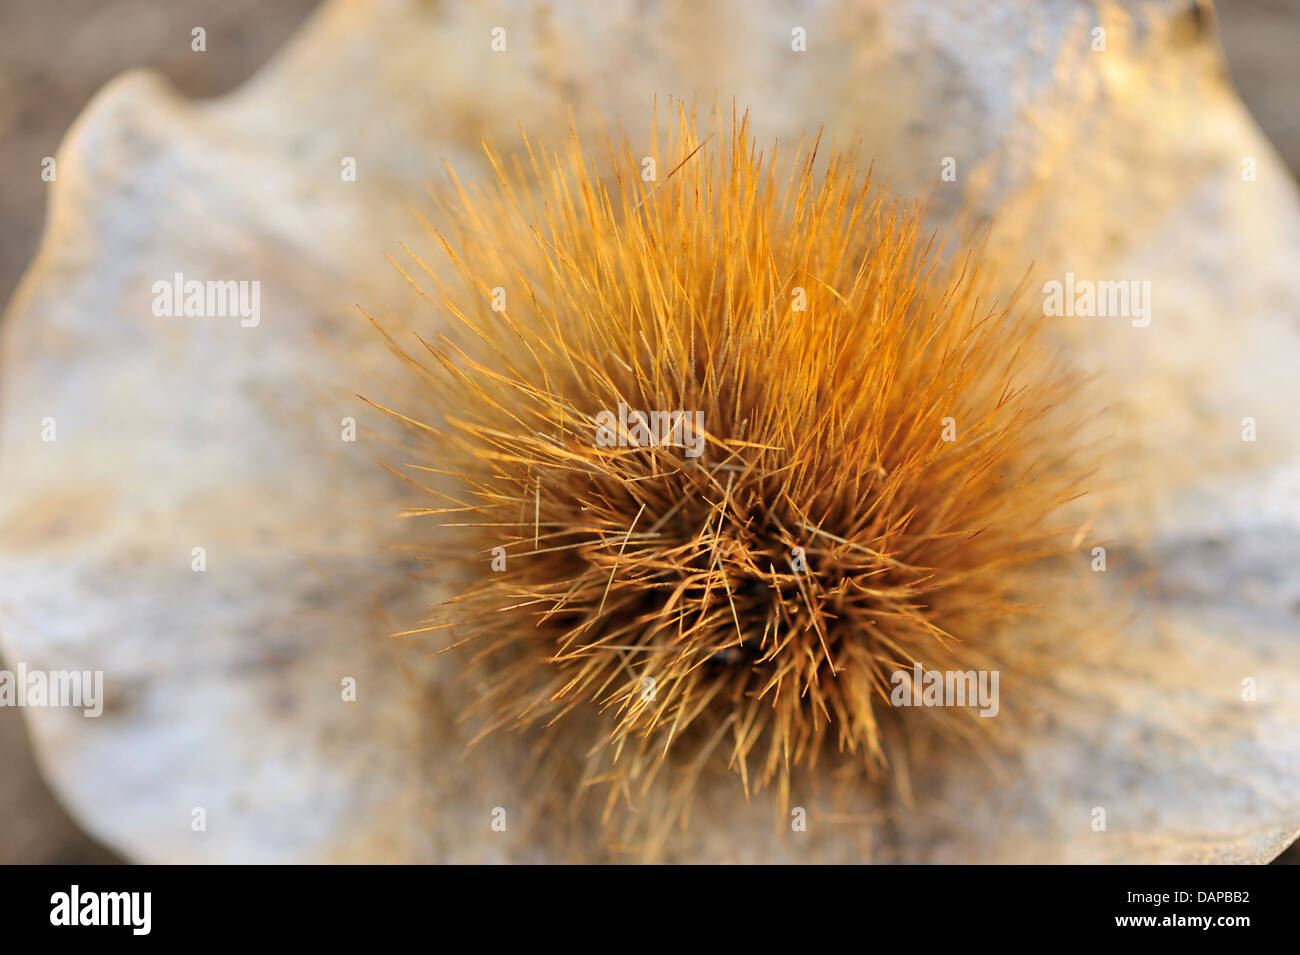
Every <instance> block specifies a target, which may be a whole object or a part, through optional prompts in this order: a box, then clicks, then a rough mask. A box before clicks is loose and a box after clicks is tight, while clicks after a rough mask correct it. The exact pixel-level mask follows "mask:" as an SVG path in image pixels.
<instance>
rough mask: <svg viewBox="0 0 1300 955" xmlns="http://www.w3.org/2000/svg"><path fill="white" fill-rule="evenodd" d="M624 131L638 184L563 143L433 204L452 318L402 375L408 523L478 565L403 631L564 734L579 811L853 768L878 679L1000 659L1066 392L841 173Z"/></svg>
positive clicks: (962, 263)
mask: <svg viewBox="0 0 1300 955" xmlns="http://www.w3.org/2000/svg"><path fill="white" fill-rule="evenodd" d="M720 125H721V124H716V122H715V127H716V126H720ZM728 133H729V135H728ZM656 144H657V145H656V152H655V153H654V159H655V164H654V165H656V166H657V167H658V168H659V169H660V170H663V171H664V172H665V173H666V174H665V175H661V176H659V177H657V181H653V180H652V181H645V180H644V179H643V177H642V175H641V173H642V171H643V170H645V169H647V168H650V165H649V164H645V163H644V162H643V161H642V159H641V158H639V157H637V156H634V155H633V154H631V153H630V152H625V154H623V155H622V156H618V155H615V154H614V151H613V150H609V151H608V152H609V155H608V157H606V158H607V160H608V162H609V163H610V167H611V168H610V170H609V171H607V172H605V173H604V174H601V173H599V172H598V171H597V169H596V167H595V165H594V164H592V165H588V163H587V162H586V161H584V157H583V154H582V151H581V148H580V145H579V143H578V142H577V141H576V139H575V140H574V141H572V142H571V143H570V144H569V147H568V150H567V153H565V154H563V155H556V156H552V157H547V156H546V155H544V154H543V153H542V152H541V151H540V150H538V149H535V148H534V147H533V146H532V145H529V146H528V149H527V158H528V165H527V166H526V167H525V166H524V165H523V164H519V163H517V164H516V165H515V166H514V168H513V171H510V172H507V170H506V168H505V167H504V166H503V164H502V163H501V162H500V161H499V160H498V159H497V158H496V157H495V156H493V157H492V164H493V168H494V169H495V170H496V178H495V181H494V182H493V183H491V184H490V185H489V186H488V187H487V188H485V189H481V190H477V191H474V192H473V193H471V192H470V191H468V190H466V189H464V188H462V187H460V186H459V185H457V187H456V193H457V196H458V208H457V209H456V210H455V214H454V219H455V221H456V222H457V223H458V227H459V235H458V236H455V237H453V238H444V237H443V236H442V235H439V239H440V240H441V241H442V244H443V246H444V248H445V251H446V254H447V256H448V257H449V260H450V262H451V263H452V264H453V266H454V270H455V272H456V273H457V274H458V275H459V277H460V278H461V279H462V280H463V283H462V284H461V285H460V286H459V287H458V286H456V285H455V284H454V283H449V282H444V281H442V280H440V279H439V278H438V271H437V270H433V269H426V271H428V273H429V275H430V276H432V277H433V278H434V281H435V283H436V286H437V290H436V292H435V294H434V296H432V297H431V298H430V301H431V302H432V303H433V304H434V305H435V306H436V307H437V309H438V310H439V311H442V312H444V313H445V314H447V315H450V316H453V317H454V319H455V325H456V328H455V330H453V331H451V332H448V333H446V334H442V335H439V336H437V337H436V338H435V339H433V340H430V341H428V342H424V343H423V347H422V348H417V349H415V350H414V353H413V354H410V355H408V356H407V357H408V359H409V361H410V362H411V364H412V365H413V366H415V367H417V368H419V370H420V376H421V380H422V382H423V385H424V386H425V387H427V388H429V389H430V390H431V392H432V393H433V394H434V395H435V401H436V405H437V407H440V408H441V409H443V411H444V413H445V418H444V420H441V421H433V422H426V423H423V424H421V425H420V426H419V430H420V432H421V433H422V435H423V436H424V438H425V439H426V440H425V448H426V453H427V457H428V460H425V461H420V462H417V471H415V472H411V473H412V475H413V477H414V478H415V479H416V480H417V483H420V484H422V485H424V484H427V483H428V482H427V480H426V479H425V478H423V477H420V475H422V474H425V475H427V474H428V473H430V472H438V473H441V474H443V475H446V476H449V477H450V479H451V481H452V483H451V485H450V488H449V489H445V488H428V490H429V491H430V493H432V494H435V495H437V496H438V498H439V500H437V501H435V502H432V503H431V504H430V505H428V506H420V507H416V508H414V509H413V513H416V514H421V515H429V516H434V517H435V518H436V519H437V520H438V521H439V522H440V523H441V524H442V525H443V529H440V530H436V531H435V530H434V529H433V527H432V526H431V529H430V540H431V541H433V540H438V541H439V542H440V544H441V546H439V547H437V548H432V550H435V551H436V552H437V553H439V554H442V555H445V554H447V553H449V552H452V553H454V552H456V551H457V549H459V551H460V553H461V554H462V555H464V554H465V553H470V554H472V555H473V560H474V561H475V563H476V577H477V579H476V580H475V581H474V582H473V583H472V584H471V585H470V586H469V587H468V589H467V590H466V592H465V593H463V594H462V595H461V596H459V597H458V598H457V599H455V600H454V601H452V602H451V603H450V604H449V605H448V606H445V607H442V608H440V609H439V612H438V614H437V615H436V616H435V618H434V622H432V623H430V625H429V626H428V627H426V628H420V629H434V628H438V627H443V626H452V627H453V628H454V632H455V639H456V641H457V643H467V644H469V645H470V646H472V647H474V648H476V649H477V651H478V652H477V653H476V654H475V657H476V660H477V663H478V665H479V666H480V667H481V670H480V671H479V672H480V673H482V674H484V678H483V680H482V684H481V685H482V689H483V694H482V698H481V700H480V701H479V706H480V707H481V708H482V711H483V712H485V713H487V714H489V716H490V718H489V719H487V720H486V721H485V726H486V727H487V728H488V729H492V728H496V727H502V726H519V725H528V724H544V725H548V726H553V727H554V728H555V729H556V730H557V731H559V732H563V731H564V727H565V726H566V725H569V724H570V723H571V724H572V725H573V726H575V727H581V728H583V729H581V730H575V731H581V732H587V733H590V734H591V738H590V739H589V740H587V741H586V744H585V745H584V749H585V750H587V751H588V752H589V755H590V760H591V762H590V766H589V768H588V770H587V773H586V775H587V779H588V781H590V780H591V779H601V780H605V781H607V782H609V783H610V784H611V788H610V794H611V800H612V799H613V798H614V797H616V796H620V795H621V796H622V797H624V798H626V799H628V800H630V801H635V799H636V797H637V795H638V793H640V792H642V791H643V790H644V789H645V787H647V786H649V783H650V780H651V779H652V778H654V777H655V776H656V774H657V773H658V771H659V770H660V768H661V767H662V766H664V765H666V764H667V765H671V764H673V763H674V761H676V763H677V764H678V765H679V767H681V769H682V775H681V778H682V779H686V780H689V779H691V778H693V777H694V774H696V773H697V772H698V771H699V769H700V767H701V766H702V765H703V764H704V763H705V762H706V761H708V760H714V761H719V762H720V763H725V764H726V765H729V766H730V767H731V768H732V769H734V771H735V773H737V774H738V775H739V777H740V779H741V780H742V781H743V783H744V785H745V787H746V792H748V791H749V789H750V788H751V787H754V786H755V785H762V784H765V783H769V782H772V781H773V780H775V781H776V782H777V783H778V785H779V788H780V790H781V792H782V794H785V793H786V792H788V785H789V780H790V775H791V774H792V773H795V772H797V771H798V768H799V767H811V766H813V765H815V764H816V762H817V760H818V758H819V756H823V755H824V754H825V753H828V752H829V753H833V754H835V758H836V759H839V760H847V761H849V762H853V763H857V764H859V765H861V766H864V767H866V768H867V769H869V770H877V769H879V768H880V767H881V766H882V764H884V763H885V761H886V753H887V749H886V747H885V746H884V745H883V742H884V740H885V736H886V733H887V732H895V731H898V730H897V729H888V730H887V727H886V723H887V716H888V713H889V710H890V693H891V689H892V688H893V686H894V685H895V683H896V682H897V681H896V680H891V678H892V676H893V674H895V673H896V672H897V671H900V670H910V669H911V667H912V666H913V664H914V663H918V662H919V663H920V664H921V665H922V666H923V667H924V668H925V669H934V668H939V669H945V670H948V669H970V668H988V667H999V666H1002V665H1005V664H1007V663H1008V661H1005V660H1002V659H999V656H998V653H997V648H998V647H999V634H1001V632H1002V631H1003V628H1004V626H1005V625H1006V624H1007V622H1008V620H1010V619H1012V618H1014V617H1015V616H1016V615H1018V614H1019V613H1021V612H1022V611H1023V610H1024V595H1023V594H1022V593H1020V592H1019V591H1020V590H1021V589H1022V581H1021V578H1020V576H1019V575H1018V573H1017V571H1018V570H1019V569H1020V568H1023V567H1025V566H1027V565H1029V564H1030V563H1031V562H1033V561H1035V560H1037V559H1039V558H1042V557H1044V556H1046V555H1049V554H1053V553H1056V552H1058V551H1060V550H1061V548H1062V547H1064V546H1065V541H1066V537H1065V536H1064V534H1063V532H1062V529H1060V528H1054V527H1052V525H1051V523H1050V520H1051V516H1052V514H1053V512H1054V511H1055V510H1056V509H1057V508H1058V506H1059V505H1061V504H1062V503H1063V502H1064V501H1065V500H1067V499H1068V498H1069V497H1070V496H1071V495H1072V494H1073V493H1074V489H1075V484H1074V481H1075V480H1076V475H1075V472H1074V471H1073V470H1072V469H1071V468H1070V467H1068V466H1067V463H1068V457H1069V455H1068V453H1067V451H1066V447H1067V445H1068V438H1065V437H1063V436H1062V434H1061V433H1060V431H1059V430H1057V429H1054V427H1053V425H1052V424H1051V423H1050V422H1049V421H1048V420H1047V419H1046V417H1045V415H1046V412H1047V411H1048V410H1049V409H1050V408H1052V407H1053V406H1054V405H1055V404H1057V402H1058V401H1059V400H1060V399H1061V398H1062V397H1063V396H1064V395H1065V394H1067V393H1068V391H1069V389H1070V385H1069V383H1068V382H1067V381H1066V379H1065V378H1064V377H1063V376H1062V375H1060V374H1059V373H1058V372H1057V371H1056V369H1055V368H1054V367H1053V366H1052V365H1051V364H1049V363H1047V362H1046V361H1045V360H1044V359H1043V358H1042V355H1041V352H1040V351H1039V349H1038V348H1037V346H1036V345H1035V343H1034V341H1033V339H1034V337H1035V330H1036V326H1037V324H1038V322H1037V320H1036V319H1034V318H1031V317H1026V316H1025V315H1021V314H1015V313H1012V312H1011V311H1009V309H1008V308H1007V307H1006V306H997V305H993V304H990V303H989V301H988V300H986V299H984V298H981V291H980V290H981V288H982V287H983V285H982V282H981V279H980V277H979V275H978V274H977V273H978V269H977V265H976V261H975V257H974V256H973V255H972V254H970V253H966V254H960V253H959V254H957V255H950V256H943V255H941V254H940V253H941V251H943V240H942V238H941V237H938V236H936V235H934V234H927V233H925V232H924V231H923V226H922V210H921V208H920V206H919V204H916V203H903V202H899V201H897V200H891V199H890V198H889V197H888V196H887V195H886V194H885V193H884V191H883V190H879V189H873V188H872V187H871V186H870V184H869V183H868V182H867V181H865V180H864V179H861V178H859V177H858V175H857V174H856V172H855V169H856V166H857V163H856V157H855V156H854V155H842V154H841V155H834V156H831V157H829V158H828V159H827V160H826V161H825V163H824V165H822V164H821V163H819V162H818V161H817V157H816V153H817V144H816V143H815V142H814V143H812V144H811V145H810V146H806V145H805V144H800V146H799V147H798V149H797V150H796V153H795V155H794V156H793V157H791V158H790V160H789V161H788V162H783V161H782V158H781V157H780V156H778V155H774V156H773V157H772V158H771V160H770V161H766V160H765V159H764V158H763V157H762V156H761V155H760V154H759V153H758V152H757V151H756V150H755V147H754V145H753V144H752V143H751V141H750V139H749V136H748V133H747V131H746V126H745V123H744V121H741V122H736V121H735V119H734V118H733V119H732V121H731V127H730V129H729V130H726V131H721V132H719V131H718V130H717V129H716V128H715V134H714V136H713V137H712V138H710V139H709V140H706V141H701V140H700V139H699V138H698V137H697V134H696V132H695V128H694V121H693V118H690V117H687V116H686V115H685V113H680V114H679V118H678V121H677V123H676V125H675V130H673V131H671V132H670V133H668V134H667V135H666V137H664V141H663V142H660V140H659V137H657V136H656ZM530 180H531V181H530ZM417 261H418V259H417ZM420 264H421V265H423V263H422V262H421V263H420ZM503 292H504V295H503ZM398 410H399V411H400V410H403V409H398ZM634 411H641V412H646V413H647V418H648V419H649V420H647V421H646V422H644V423H645V424H648V425H649V427H641V425H642V424H643V422H642V421H641V419H639V418H638V417H637V416H636V415H635V414H633V413H632V412H634ZM656 412H657V413H660V414H658V415H653V416H652V413H656ZM673 412H683V413H684V416H685V418H684V422H685V425H686V426H685V427H684V428H683V429H682V431H681V432H680V433H679V432H675V431H672V430H671V428H670V426H671V425H673V424H674V423H676V419H674V418H672V417H667V418H665V417H664V416H663V413H673ZM696 428H698V438H697V437H696V434H697V432H696V431H695V429H696ZM697 451H698V452H699V454H698V456H696V452H697ZM449 535H450V536H449ZM449 541H450V542H451V543H449ZM1031 597H1032V595H1031ZM580 713H588V714H590V713H599V714H600V716H599V718H598V720H597V722H596V724H595V726H596V727H597V728H595V729H592V725H593V724H592V722H591V720H590V719H584V718H582V717H580V716H579V715H578V714H580ZM926 715H935V714H934V713H927V714H926ZM937 715H940V716H942V717H944V718H945V719H947V720H948V721H949V722H950V724H951V726H952V728H954V729H955V730H956V731H958V732H974V731H977V729H976V728H977V727H979V725H980V724H981V723H982V722H984V721H981V720H979V719H971V718H970V717H971V715H972V714H971V712H970V711H969V710H964V711H953V710H945V711H939V712H938V713H937ZM688 788H689V786H685V787H678V789H677V790H675V791H676V792H678V794H679V796H678V798H679V799H688V798H689V797H688V796H687V795H683V793H685V791H686V789H688ZM681 808H683V807H681V806H679V807H678V809H681Z"/></svg>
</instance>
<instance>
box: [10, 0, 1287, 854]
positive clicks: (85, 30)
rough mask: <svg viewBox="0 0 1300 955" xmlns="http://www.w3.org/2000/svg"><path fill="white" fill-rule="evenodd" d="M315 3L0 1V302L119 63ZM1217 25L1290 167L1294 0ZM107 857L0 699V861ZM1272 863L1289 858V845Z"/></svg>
mask: <svg viewBox="0 0 1300 955" xmlns="http://www.w3.org/2000/svg"><path fill="white" fill-rule="evenodd" d="M316 5H317V0H275V2H274V3H268V2H264V0H41V2H33V0H0V223H2V224H3V227H2V228H0V302H7V301H8V299H9V296H10V295H11V294H12V292H13V289H14V286H15V285H16V284H17V282H18V279H19V278H20V277H21V275H22V273H23V270H24V269H25V268H26V266H27V263H28V261H30V259H31V257H32V255H33V254H34V252H35V251H36V244H37V242H38V240H39V238H40V233H41V228H42V223H43V219H44V213H45V208H44V207H45V196H46V185H45V183H43V182H42V181H41V178H40V168H41V159H42V158H43V157H45V156H52V155H54V153H55V150H56V149H57V147H58V144H59V141H60V140H61V139H62V137H63V133H64V131H65V130H66V129H67V128H68V126H69V124H71V123H72V121H73V120H74V119H76V117H77V114H78V113H80V112H81V109H82V108H83V107H84V106H85V105H86V102H87V101H88V100H89V99H90V97H91V96H93V95H94V94H95V92H96V91H98V90H99V89H100V87H102V86H103V85H104V84H105V83H106V82H108V81H109V80H110V79H112V78H113V77H114V76H116V75H117V74H118V73H121V72H122V71H123V70H126V69H130V68H132V67H147V68H149V69H153V70H157V71H158V72H160V73H162V74H163V75H165V76H166V77H167V78H168V79H169V80H171V82H172V83H173V84H174V85H175V86H176V87H177V88H178V89H179V90H180V91H181V92H183V93H185V94H187V95H189V96H191V97H205V96H218V95H220V94H222V93H225V92H227V91H229V90H231V89H233V88H234V87H236V86H238V85H239V83H240V82H242V81H243V80H244V79H246V78H247V77H248V76H249V75H250V74H252V73H253V72H254V71H255V70H256V69H257V68H258V66H260V65H261V64H262V63H263V62H265V61H266V60H267V59H268V58H269V57H270V56H271V55H272V54H273V53H274V52H275V51H276V50H277V49H278V48H279V47H280V46H281V45H282V44H283V43H284V42H285V40H287V39H288V38H289V37H290V36H291V35H292V34H293V33H294V31H295V30H296V29H297V27H298V26H299V24H300V23H301V22H302V21H303V20H304V19H305V18H306V17H307V15H308V14H310V13H311V11H312V10H313V9H314V8H315V7H316ZM1218 23H1219V30H1220V36H1221V40H1222V43H1223V47H1224V49H1225V51H1226V53H1227V57H1228V63H1229V67H1230V69H1231V72H1232V78H1233V81H1234V82H1235V83H1236V86H1237V89H1238V91H1239V92H1240V94H1241V97H1242V99H1243V100H1245V102H1246V105H1247V106H1248V107H1249V108H1250V109H1251V111H1252V112H1253V113H1254V115H1255V118H1256V120H1257V121H1258V122H1259V124H1260V126H1261V127H1262V128H1263V129H1264V132H1265V133H1266V134H1267V135H1268V136H1269V138H1270V139H1271V140H1272V141H1273V144H1274V145H1275V146H1276V147H1277V149H1278V151H1279V152H1280V153H1281V154H1282V156H1283V158H1284V159H1286V161H1287V162H1288V163H1289V165H1290V167H1291V171H1292V172H1293V173H1297V174H1300V109H1297V102H1300V95H1298V94H1300V55H1298V54H1297V51H1298V50H1300V2H1297V0H1226V2H1224V3H1222V4H1221V5H1220V6H1219V7H1218ZM196 26H201V27H204V28H205V29H206V30H207V51H206V52H205V53H203V54H201V55H200V54H195V53H193V52H192V51H191V50H190V31H191V30H192V29H193V28H194V27H196ZM0 626H3V621H0ZM5 666H7V664H6V662H5V661H3V660H0V667H5ZM115 861H120V860H118V859H117V857H116V856H114V855H113V854H112V853H111V852H109V851H108V850H107V849H105V848H104V847H103V846H100V845H98V844H97V843H95V842H94V841H93V840H92V839H90V838H89V837H88V836H86V835H85V834H84V833H83V832H82V831H81V830H80V829H79V828H78V827H77V824H76V823H75V822H74V821H73V820H72V819H71V818H69V816H68V815H67V813H66V812H65V811H64V810H63V808H62V807H61V806H60V805H59V803H58V802H57V800H56V799H55V797H54V795H53V794H52V793H51V792H50V790H49V788H48V787H47V786H46V785H45V783H44V782H43V781H42V779H41V777H40V774H39V772H38V771H37V769H36V765H35V763H34V761H33V758H32V752H31V747H30V746H29V745H28V743H27V739H26V736H25V732H24V728H23V720H22V715H21V714H20V713H19V712H18V710H16V709H13V708H8V707H0V864H13V863H45V864H54V863H83V862H98V863H103V862H115ZM1278 861H1279V862H1289V863H1300V844H1297V845H1296V846H1293V847H1292V848H1291V849H1290V850H1289V851H1288V852H1287V853H1285V855H1284V856H1283V858H1282V859H1279V860H1278Z"/></svg>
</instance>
